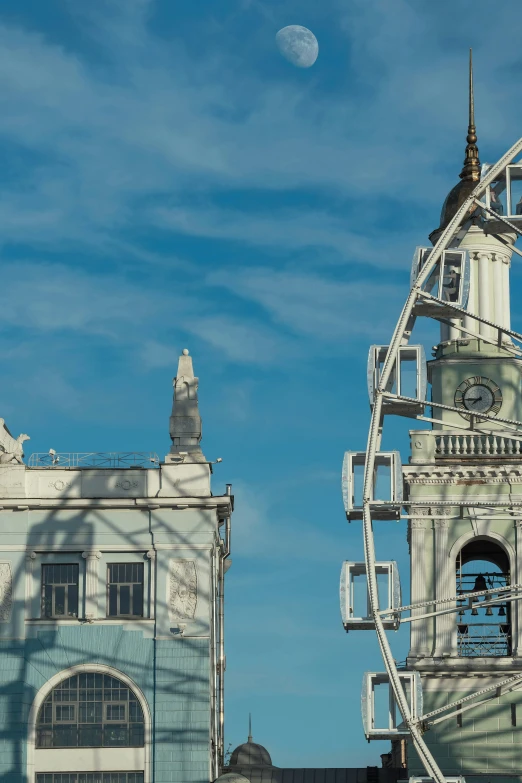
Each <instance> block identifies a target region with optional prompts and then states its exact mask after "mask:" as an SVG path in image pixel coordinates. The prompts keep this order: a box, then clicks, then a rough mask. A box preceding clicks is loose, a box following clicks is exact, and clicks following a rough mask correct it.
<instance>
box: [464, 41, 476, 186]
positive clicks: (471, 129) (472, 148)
mask: <svg viewBox="0 0 522 783" xmlns="http://www.w3.org/2000/svg"><path fill="white" fill-rule="evenodd" d="M466 141H467V142H468V143H467V146H466V157H465V159H464V167H463V169H462V171H461V172H460V178H461V179H463V180H470V181H472V182H478V181H479V179H480V160H479V151H478V147H477V129H476V127H475V97H474V94H473V50H472V49H470V50H469V120H468V135H467V137H466Z"/></svg>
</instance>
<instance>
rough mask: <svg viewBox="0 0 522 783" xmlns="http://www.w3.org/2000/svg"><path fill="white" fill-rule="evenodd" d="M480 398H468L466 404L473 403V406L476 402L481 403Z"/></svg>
mask: <svg viewBox="0 0 522 783" xmlns="http://www.w3.org/2000/svg"><path fill="white" fill-rule="evenodd" d="M481 400H482V397H468V402H471V403H473V405H475V403H476V402H481Z"/></svg>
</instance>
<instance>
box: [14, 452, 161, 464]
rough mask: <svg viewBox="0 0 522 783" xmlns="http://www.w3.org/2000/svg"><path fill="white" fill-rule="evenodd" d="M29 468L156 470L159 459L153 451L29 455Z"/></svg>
mask: <svg viewBox="0 0 522 783" xmlns="http://www.w3.org/2000/svg"><path fill="white" fill-rule="evenodd" d="M27 464H28V466H29V467H30V468H157V467H159V457H158V455H157V454H155V453H154V452H153V451H86V452H76V453H73V452H55V451H54V450H52V449H51V451H49V452H47V453H42V452H40V453H38V452H36V453H34V454H31V456H30V457H29V461H28V463H27Z"/></svg>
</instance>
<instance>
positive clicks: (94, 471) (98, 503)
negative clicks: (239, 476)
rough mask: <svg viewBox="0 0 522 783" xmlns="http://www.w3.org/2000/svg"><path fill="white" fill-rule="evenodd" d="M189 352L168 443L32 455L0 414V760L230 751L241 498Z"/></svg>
mask: <svg viewBox="0 0 522 783" xmlns="http://www.w3.org/2000/svg"><path fill="white" fill-rule="evenodd" d="M197 382H198V379H197V378H195V377H194V372H193V368H192V359H191V357H190V356H189V355H188V351H184V352H183V355H182V356H181V357H180V359H179V367H178V373H177V376H176V378H175V379H174V405H173V411H172V416H171V420H170V435H171V439H172V448H171V450H170V452H169V454H168V455H167V456H166V458H165V460H164V461H163V462H161V463H160V461H159V460H158V459H157V457H156V456H155V455H153V454H117V453H112V454H91V455H81V454H80V455H72V454H68V455H60V454H56V453H55V452H53V451H52V450H51V452H50V453H49V454H48V455H32V458H31V460H30V461H29V464H28V465H26V464H24V462H23V459H22V457H23V451H22V448H23V447H22V444H23V441H24V440H25V439H27V436H20V437H19V438H17V439H15V438H13V437H12V436H11V435H10V433H9V431H8V430H7V427H6V425H5V423H4V422H3V420H0V747H1V753H0V775H1V777H2V780H4V781H6V783H8V782H9V783H11V781H12V783H20V782H21V781H22V780H24V781H25V780H27V781H29V783H152V781H154V783H175V782H177V781H179V783H192V782H194V783H208V781H210V780H215V779H216V778H217V777H218V775H219V773H220V770H221V764H222V759H223V676H224V651H223V597H224V573H225V570H226V567H227V560H226V558H227V557H228V554H229V540H230V517H231V513H232V508H233V497H232V495H231V489H230V486H227V488H226V491H224V492H223V494H220V495H213V494H212V491H211V485H210V479H211V473H212V465H211V463H209V462H208V460H207V459H206V458H205V457H204V455H203V453H202V451H201V446H200V440H201V419H200V416H199V409H198V399H197Z"/></svg>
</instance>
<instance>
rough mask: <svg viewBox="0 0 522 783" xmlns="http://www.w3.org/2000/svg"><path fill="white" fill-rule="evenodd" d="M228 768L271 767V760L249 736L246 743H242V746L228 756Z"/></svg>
mask: <svg viewBox="0 0 522 783" xmlns="http://www.w3.org/2000/svg"><path fill="white" fill-rule="evenodd" d="M229 766H230V767H271V766H272V759H271V758H270V753H269V752H268V751H267V749H266V748H264V747H263V746H262V745H258V744H257V742H252V737H251V736H249V738H248V742H244V743H243V744H242V745H238V747H237V748H236V749H235V750H234V751H232V755H231V756H230V762H229Z"/></svg>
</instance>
